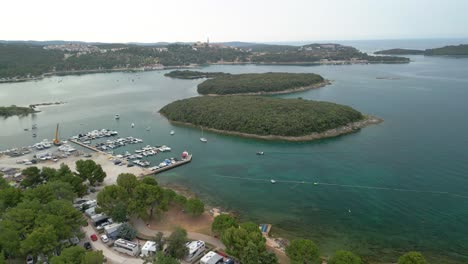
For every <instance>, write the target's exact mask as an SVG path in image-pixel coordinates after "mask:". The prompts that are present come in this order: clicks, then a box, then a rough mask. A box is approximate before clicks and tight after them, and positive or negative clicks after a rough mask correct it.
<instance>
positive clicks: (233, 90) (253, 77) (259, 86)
mask: <svg viewBox="0 0 468 264" xmlns="http://www.w3.org/2000/svg"><path fill="white" fill-rule="evenodd" d="M326 84H327V82H326V80H325V79H324V78H323V77H322V76H320V75H318V74H314V73H283V72H267V73H249V74H224V75H217V76H216V77H215V78H213V79H208V80H206V81H204V82H202V83H200V84H199V85H198V93H200V94H216V95H231V94H269V93H271V94H275V93H289V92H297V91H303V90H306V89H311V88H318V87H321V86H324V85H326Z"/></svg>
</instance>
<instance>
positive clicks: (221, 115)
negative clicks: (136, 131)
mask: <svg viewBox="0 0 468 264" xmlns="http://www.w3.org/2000/svg"><path fill="white" fill-rule="evenodd" d="M160 113H161V114H162V115H163V116H165V117H166V118H168V119H169V120H170V121H172V122H174V123H176V124H184V125H192V126H196V127H203V128H205V129H208V130H212V131H214V132H219V133H225V134H231V135H238V136H245V137H253V138H260V139H272V140H289V141H308V140H314V139H319V138H327V137H335V136H339V135H342V134H347V133H352V132H354V131H357V130H359V129H360V128H362V127H365V126H367V125H370V124H375V123H379V122H381V121H382V120H381V119H378V118H375V117H370V116H366V115H363V114H362V113H360V112H359V111H357V110H355V109H353V108H351V107H349V106H345V105H339V104H335V103H329V102H319V101H309V100H303V99H282V98H272V97H259V96H232V95H231V96H202V97H193V98H189V99H184V100H179V101H175V102H172V103H170V104H168V105H166V106H164V107H163V108H162V109H161V110H160Z"/></svg>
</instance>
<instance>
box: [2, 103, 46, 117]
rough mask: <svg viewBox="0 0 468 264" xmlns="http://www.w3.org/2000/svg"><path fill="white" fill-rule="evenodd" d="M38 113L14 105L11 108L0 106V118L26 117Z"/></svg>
mask: <svg viewBox="0 0 468 264" xmlns="http://www.w3.org/2000/svg"><path fill="white" fill-rule="evenodd" d="M37 112H38V111H36V110H34V108H33V107H21V106H16V105H11V106H0V116H1V117H10V116H15V115H17V116H26V115H29V114H32V113H37Z"/></svg>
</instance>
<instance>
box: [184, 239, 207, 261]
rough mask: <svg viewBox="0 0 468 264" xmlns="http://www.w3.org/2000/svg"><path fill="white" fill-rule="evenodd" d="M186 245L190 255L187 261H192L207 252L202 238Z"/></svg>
mask: <svg viewBox="0 0 468 264" xmlns="http://www.w3.org/2000/svg"><path fill="white" fill-rule="evenodd" d="M185 246H186V247H187V248H188V255H187V257H186V258H185V261H187V262H190V263H191V262H192V261H194V260H195V259H196V258H197V257H198V256H200V255H201V254H202V253H203V252H205V242H203V241H201V240H196V241H191V242H187V243H186V244H185Z"/></svg>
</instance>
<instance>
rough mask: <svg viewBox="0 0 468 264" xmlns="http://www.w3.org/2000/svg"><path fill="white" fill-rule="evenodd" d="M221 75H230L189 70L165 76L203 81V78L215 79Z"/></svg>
mask: <svg viewBox="0 0 468 264" xmlns="http://www.w3.org/2000/svg"><path fill="white" fill-rule="evenodd" d="M221 75H229V73H224V72H201V71H189V70H183V71H181V70H175V71H171V72H168V73H166V74H164V76H166V77H170V78H176V79H187V80H193V79H202V78H214V77H217V76H221Z"/></svg>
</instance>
